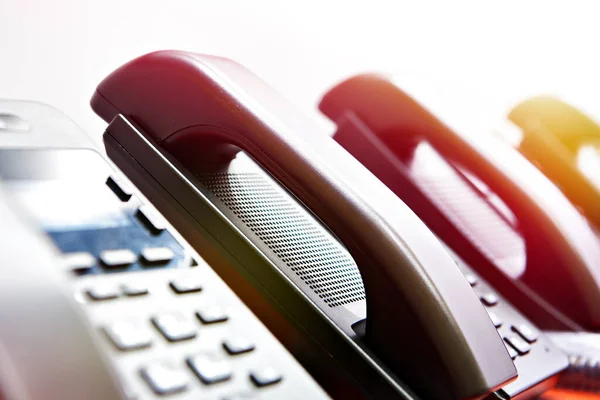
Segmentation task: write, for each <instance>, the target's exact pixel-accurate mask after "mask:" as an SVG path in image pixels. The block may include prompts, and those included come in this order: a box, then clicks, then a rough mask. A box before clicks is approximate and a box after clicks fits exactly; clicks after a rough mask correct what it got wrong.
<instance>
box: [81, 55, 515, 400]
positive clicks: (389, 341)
mask: <svg viewBox="0 0 600 400" xmlns="http://www.w3.org/2000/svg"><path fill="white" fill-rule="evenodd" d="M92 107H93V108H94V110H95V111H96V112H97V113H98V114H99V115H100V116H101V117H102V118H103V119H105V120H106V121H111V120H112V119H113V118H115V117H117V116H118V115H122V116H124V117H125V118H127V119H129V120H130V121H132V122H133V123H135V124H136V125H137V126H138V127H140V129H141V130H143V134H144V135H147V137H148V138H149V139H151V140H153V141H155V142H156V143H157V144H158V145H159V146H160V147H161V148H162V149H163V150H164V151H165V152H166V153H168V154H169V155H171V156H173V157H174V158H175V159H177V160H178V161H179V162H180V163H181V164H182V165H183V166H184V167H185V169H187V170H188V171H191V172H193V171H194V170H197V168H198V165H200V164H201V163H203V162H206V160H207V159H208V158H214V157H220V158H221V159H222V158H223V157H233V155H234V154H235V153H236V152H238V151H240V150H243V151H244V152H246V153H247V154H248V155H250V156H251V157H252V158H253V159H254V160H255V161H256V162H257V163H258V164H259V165H261V166H262V167H263V168H264V169H265V170H266V171H268V172H269V173H270V174H271V175H272V176H273V177H274V178H275V179H277V180H278V181H279V182H280V183H281V185H282V186H283V187H285V188H287V190H289V191H290V192H291V193H292V194H293V195H294V196H295V197H296V198H297V199H298V200H299V201H300V202H301V203H303V204H304V205H305V206H306V207H307V208H308V209H310V210H311V211H312V212H313V213H314V214H315V215H316V216H317V217H318V218H319V219H320V220H321V221H323V223H324V224H325V225H326V226H327V227H328V228H329V229H330V230H331V231H332V232H333V233H334V234H335V235H336V236H337V237H338V238H339V239H340V241H341V242H342V243H343V245H344V246H345V247H346V248H347V249H348V251H349V252H350V254H351V255H352V257H353V258H354V260H355V261H356V263H357V264H358V267H359V269H360V273H361V275H362V279H363V283H364V287H365V292H366V297H367V300H366V302H367V318H366V332H365V337H364V341H365V342H366V343H367V344H368V347H369V348H370V349H371V350H373V351H374V352H375V353H376V354H377V356H378V357H379V358H380V359H381V360H383V361H384V363H385V366H386V367H387V368H389V369H390V370H392V371H393V372H394V373H396V374H397V375H398V376H400V377H401V379H403V380H405V382H406V383H408V384H409V386H410V387H411V388H413V389H414V390H415V391H417V392H418V393H420V394H422V395H424V396H426V397H428V398H431V397H433V398H437V397H444V398H450V397H452V398H466V397H476V396H480V395H483V394H484V393H485V392H487V391H489V390H490V389H494V388H497V387H499V386H500V385H502V384H503V383H505V382H506V381H507V380H510V379H511V378H512V377H514V375H515V372H516V371H515V367H514V365H513V363H512V362H511V360H510V358H509V357H508V355H507V352H506V349H505V347H504V345H503V343H502V341H501V340H500V338H499V336H498V334H497V333H496V331H495V328H494V326H493V325H492V324H491V323H490V321H489V317H488V315H487V314H486V312H485V310H484V309H483V307H482V306H481V304H480V302H479V300H478V299H477V297H476V296H475V295H474V293H473V291H472V290H471V289H470V287H469V285H468V283H467V282H466V280H465V278H464V276H463V275H462V274H461V273H460V271H459V269H458V268H457V267H456V265H455V264H454V262H453V261H452V259H451V258H450V257H449V255H448V254H447V252H446V251H445V250H444V249H443V248H442V246H441V245H440V243H439V242H438V241H437V239H436V238H435V237H434V235H433V234H432V233H431V232H430V231H429V230H428V229H427V228H426V227H425V225H424V224H423V223H422V222H421V221H420V220H419V219H418V218H417V217H416V216H415V215H414V214H413V213H412V212H411V211H410V210H409V209H408V208H407V207H406V205H405V204H403V203H402V202H401V201H400V200H399V199H398V198H397V197H396V196H395V195H394V194H393V193H392V192H391V191H390V190H389V189H387V188H386V187H385V186H384V185H383V184H381V182H379V181H378V180H377V179H376V178H375V177H374V176H373V175H372V174H370V173H369V172H368V171H367V170H366V169H365V168H364V167H363V166H362V165H360V164H359V163H358V162H357V161H356V160H355V159H353V158H352V157H351V156H350V155H349V154H348V153H346V152H345V151H344V150H343V149H342V148H341V147H340V146H339V145H337V144H336V143H335V142H334V141H333V140H332V139H331V138H329V137H327V135H325V134H324V133H323V132H320V131H319V130H318V128H316V127H315V126H314V125H313V124H311V123H310V122H309V121H307V120H306V118H305V117H303V116H301V115H300V114H299V113H297V112H296V111H295V110H294V109H293V108H292V107H291V106H290V105H288V103H286V102H285V101H284V100H283V99H281V97H280V96H279V95H277V94H276V93H275V92H274V91H273V89H271V88H270V87H268V86H267V85H266V84H265V83H264V82H262V81H261V80H260V79H259V78H257V77H256V76H254V75H253V74H252V73H250V72H249V71H248V70H246V69H244V68H243V67H241V66H240V65H238V64H236V63H233V62H231V61H229V60H226V59H222V58H217V57H211V56H204V55H198V54H192V53H185V52H179V51H163V52H156V53H151V54H149V55H146V56H143V57H140V58H138V59H135V60H133V61H131V62H130V63H128V64H125V65H124V66H122V67H120V68H119V69H117V70H116V71H115V72H113V73H112V74H111V75H109V76H108V77H107V78H106V79H105V80H104V81H103V82H102V83H101V84H100V85H99V86H98V89H97V91H96V93H95V94H94V97H93V98H92ZM325 312H327V310H325ZM330 318H332V319H334V317H332V316H331V315H330ZM339 328H340V329H341V330H342V331H344V332H351V331H352V328H351V327H345V326H342V327H339ZM431 382H435V384H431Z"/></svg>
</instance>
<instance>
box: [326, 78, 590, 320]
mask: <svg viewBox="0 0 600 400" xmlns="http://www.w3.org/2000/svg"><path fill="white" fill-rule="evenodd" d="M320 109H321V110H322V111H323V112H324V113H325V114H326V115H327V116H329V117H330V118H331V119H332V120H333V121H334V122H336V123H337V125H338V130H337V133H336V134H335V136H334V138H335V140H336V141H337V142H338V143H340V144H341V145H342V146H343V147H345V148H346V150H348V151H349V152H350V153H351V154H353V155H354V156H355V157H356V158H357V159H358V160H359V161H361V162H362V163H363V164H364V165H365V166H366V167H367V168H369V169H370V170H371V172H373V173H374V174H375V175H376V176H378V177H379V178H380V179H381V180H382V181H383V182H384V183H385V184H386V185H387V186H388V187H389V188H390V189H392V191H394V192H395V193H396V194H397V195H398V196H399V197H400V198H402V199H403V200H404V201H405V202H406V203H407V204H408V206H409V207H411V208H412V209H413V211H415V212H416V213H417V215H418V216H419V217H420V218H421V219H423V221H424V222H425V223H426V224H427V225H428V226H429V227H430V228H431V229H432V230H433V231H434V232H435V233H436V234H437V235H438V236H439V237H440V238H441V239H442V240H443V241H445V242H446V243H447V244H448V245H450V246H451V247H452V248H453V249H454V250H455V251H456V252H457V253H458V254H459V256H461V257H462V258H464V259H465V261H467V262H468V263H469V264H470V265H471V266H472V267H473V268H476V269H477V270H478V271H479V272H480V273H481V274H482V275H483V276H484V277H487V279H488V280H489V281H490V282H491V283H492V284H493V285H494V286H495V287H496V288H497V289H498V290H499V291H501V292H502V293H504V295H505V296H506V297H508V298H509V300H512V303H513V304H515V305H516V306H517V307H519V308H520V309H521V311H523V312H524V313H525V314H526V315H528V316H529V318H530V319H532V320H533V321H534V322H535V323H536V324H537V325H538V326H540V327H544V328H552V329H574V330H578V329H581V327H583V328H585V329H590V330H591V329H598V328H600V245H599V243H598V241H597V239H596V237H595V235H594V233H593V231H592V230H591V228H590V227H589V226H588V225H587V223H586V222H585V220H584V219H583V218H582V216H581V215H580V214H579V213H578V212H577V210H576V209H575V208H574V207H573V206H572V205H571V204H570V203H569V201H568V200H567V199H566V198H565V197H564V196H563V195H562V194H561V192H560V191H559V190H558V189H557V188H556V187H555V186H554V185H552V184H551V183H550V182H549V181H548V180H547V179H546V178H545V177H544V176H543V175H542V174H541V173H540V172H539V171H537V170H536V168H535V167H534V166H533V165H531V164H529V163H528V162H527V161H526V160H525V159H524V158H523V157H522V156H520V155H519V154H518V152H516V151H515V150H513V149H512V148H509V147H508V146H505V145H504V146H503V145H502V144H498V145H496V144H495V142H492V141H489V142H484V141H481V143H476V142H474V141H467V140H466V139H465V138H463V137H462V136H460V135H459V134H458V133H456V132H454V131H453V130H451V129H450V128H449V127H448V126H446V125H445V124H444V123H443V122H442V121H440V120H438V119H437V118H436V117H435V116H434V115H433V114H432V113H431V112H430V111H428V110H427V109H426V108H425V107H424V106H423V105H421V104H419V103H418V102H417V101H416V100H415V99H413V98H412V97H410V96H409V95H408V94H406V93H405V92H403V91H402V90H401V89H400V88H399V87H397V86H396V85H395V84H394V83H392V82H391V81H389V80H387V79H385V78H383V77H380V76H375V75H362V76H357V77H353V78H351V79H349V80H347V81H345V82H343V83H341V84H339V85H338V86H336V87H335V88H333V89H332V90H331V91H329V92H328V93H327V94H326V95H325V96H324V97H323V99H322V101H321V103H320ZM557 310H558V311H557Z"/></svg>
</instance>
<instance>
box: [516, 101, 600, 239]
mask: <svg viewBox="0 0 600 400" xmlns="http://www.w3.org/2000/svg"><path fill="white" fill-rule="evenodd" d="M508 118H509V119H510V120H511V121H512V122H514V123H515V124H516V125H518V126H519V127H520V128H521V131H522V135H521V138H519V140H518V141H517V142H516V143H514V144H515V145H516V147H517V148H518V150H519V151H520V152H521V153H522V154H523V155H524V156H525V157H527V158H528V159H529V160H530V161H531V162H533V163H534V164H535V165H536V166H537V167H538V168H539V169H540V170H541V171H542V172H543V173H544V174H545V175H546V176H548V178H550V179H551V180H552V181H553V182H554V183H555V184H556V185H557V186H558V187H559V188H560V189H561V190H562V191H563V193H564V194H565V195H566V196H567V197H568V198H569V199H570V200H571V201H572V202H573V204H575V205H576V206H577V207H579V208H580V210H581V211H582V212H583V214H584V215H585V216H586V217H587V218H588V219H589V220H590V222H591V223H593V224H594V225H595V226H596V228H600V126H599V125H598V124H597V123H596V122H595V121H594V120H592V119H591V118H590V117H588V116H587V115H585V114H584V113H583V112H581V111H579V110H577V109H576V108H575V107H573V106H571V105H569V104H567V103H565V102H563V101H561V100H559V99H557V98H553V97H549V96H539V97H534V98H531V99H529V100H526V101H524V102H522V103H520V104H518V105H517V106H516V107H514V108H513V109H512V110H511V111H510V113H509V114H508Z"/></svg>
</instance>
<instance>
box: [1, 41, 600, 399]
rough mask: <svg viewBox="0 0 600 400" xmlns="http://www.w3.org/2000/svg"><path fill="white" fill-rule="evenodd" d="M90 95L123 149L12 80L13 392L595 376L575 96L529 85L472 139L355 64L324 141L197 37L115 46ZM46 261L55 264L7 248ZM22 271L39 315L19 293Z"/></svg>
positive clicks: (595, 306)
mask: <svg viewBox="0 0 600 400" xmlns="http://www.w3.org/2000/svg"><path fill="white" fill-rule="evenodd" d="M91 106H92V109H93V110H94V111H95V112H96V113H97V114H98V115H99V116H100V117H101V118H102V119H104V120H105V121H106V122H107V123H108V126H107V128H106V131H105V132H104V135H103V139H104V146H105V149H106V155H107V156H108V158H109V159H110V161H111V162H112V163H113V164H112V165H111V164H109V162H108V160H107V159H106V158H105V156H103V155H101V154H100V153H99V152H98V151H96V149H94V146H93V145H91V144H90V143H89V142H88V140H87V138H86V135H85V134H84V133H82V132H81V131H80V130H79V128H78V127H77V126H75V125H74V124H73V123H72V122H71V121H70V120H69V119H68V118H66V117H65V116H63V115H62V114H60V113H59V112H57V111H56V110H54V109H52V108H50V107H48V106H45V105H42V104H39V103H33V102H23V101H10V100H0V133H1V135H0V176H1V177H2V182H1V190H0V197H2V199H3V200H2V202H0V203H1V204H0V206H1V207H0V214H2V212H4V208H5V207H7V206H10V207H12V208H11V210H12V211H11V212H12V214H11V215H13V214H14V216H11V217H10V219H7V218H5V219H6V220H7V221H8V220H10V221H11V222H10V223H7V224H3V225H4V226H2V227H1V229H2V231H1V233H2V234H3V236H2V237H4V238H7V240H5V241H4V243H3V246H1V247H0V259H1V262H0V265H1V266H2V267H1V268H0V272H1V273H3V274H4V273H6V274H9V272H8V271H10V274H9V275H6V276H7V277H10V279H5V280H4V281H3V282H4V283H3V284H4V285H5V286H0V296H7V297H6V299H5V300H3V302H2V303H3V304H4V303H6V304H8V303H9V302H10V303H11V304H13V306H11V307H15V310H16V312H15V311H10V312H9V311H5V310H4V309H3V308H2V307H6V305H3V306H0V326H4V327H6V329H4V331H3V332H4V333H3V332H0V341H1V342H4V344H5V346H4V347H5V348H6V349H7V358H6V359H7V360H10V361H11V364H10V365H11V367H10V371H11V373H10V374H7V373H6V374H5V372H3V371H7V370H8V369H6V368H5V367H4V366H5V365H8V364H6V363H4V361H2V360H3V356H4V355H3V353H0V397H2V398H4V397H6V398H7V399H11V400H12V399H13V398H14V399H21V398H24V397H21V395H20V394H19V393H20V392H19V390H21V388H23V387H26V388H27V390H28V391H29V392H28V396H29V397H27V398H30V399H34V400H35V399H42V398H43V399H49V398H52V399H54V398H56V399H58V398H60V399H79V398H84V397H85V398H87V399H90V400H95V399H102V400H106V399H107V398H114V399H118V398H121V399H138V400H141V399H152V398H165V399H167V398H168V399H171V398H172V399H182V400H184V399H192V398H194V399H196V398H209V399H220V400H224V399H230V400H233V399H254V398H261V399H306V398H310V399H319V398H344V399H346V398H394V399H405V400H418V399H424V400H426V399H492V398H502V399H510V398H514V399H527V398H537V397H539V396H543V394H544V393H545V392H547V391H550V390H554V388H555V387H557V386H558V387H562V388H563V390H566V389H569V390H576V389H578V390H580V391H594V390H597V388H598V387H599V386H600V385H598V383H597V381H598V375H597V373H596V370H595V369H594V368H596V364H597V363H595V362H593V360H595V358H594V357H595V355H598V357H599V359H600V349H599V347H600V345H598V343H600V339H599V336H598V335H599V334H598V333H597V331H598V328H600V306H599V305H600V240H599V236H598V235H597V232H598V229H599V227H600V213H599V211H600V209H599V208H598V204H600V202H599V201H598V200H599V198H598V195H600V187H599V186H598V182H599V181H600V177H599V176H598V175H597V172H598V171H599V170H600V169H594V167H593V166H594V165H596V166H598V165H600V128H599V127H598V125H596V124H595V123H594V121H592V120H591V119H590V118H589V117H587V116H585V115H584V114H582V113H580V112H579V111H577V110H576V109H574V108H572V107H570V106H568V105H566V104H564V103H561V102H560V101H558V100H556V99H551V98H546V97H540V98H535V99H532V100H529V101H526V102H524V103H522V104H520V105H518V106H517V107H516V108H515V109H514V110H513V111H512V112H511V113H510V114H509V115H508V118H507V119H508V120H510V121H511V122H509V123H508V125H505V126H503V127H501V128H499V129H498V131H497V132H487V133H486V132H481V133H475V134H472V133H471V134H463V132H460V129H461V125H460V124H459V123H455V122H456V121H454V120H451V119H450V118H451V117H452V116H448V115H447V113H445V111H444V106H443V104H441V103H439V102H437V98H436V96H431V95H429V94H427V93H425V92H420V91H418V90H412V91H411V90H409V89H408V88H401V87H399V86H397V85H396V84H395V83H394V82H393V81H391V80H388V79H386V78H383V77H381V76H379V75H370V74H365V75H359V76H355V77H352V78H350V79H347V80H346V81H344V82H341V83H339V84H338V85H337V86H335V87H334V88H332V89H331V90H330V91H329V92H328V93H326V94H325V96H324V97H323V98H322V100H321V102H320V104H319V109H320V110H321V111H322V112H323V113H324V114H325V115H326V116H327V117H328V118H330V119H331V120H332V121H333V122H334V123H335V125H336V133H335V135H334V136H333V138H332V137H329V136H328V135H326V134H325V133H324V132H320V129H319V128H318V127H317V126H316V125H314V124H313V123H312V122H311V121H310V120H308V119H307V118H306V117H304V116H303V115H301V114H300V113H299V112H298V111H296V110H295V109H294V108H293V107H292V106H291V105H289V104H288V103H287V102H286V101H285V100H284V99H282V98H281V97H280V96H279V95H278V94H277V93H276V92H275V91H274V90H273V89H272V88H270V87H269V86H268V85H267V84H266V83H264V82H263V81H262V80H260V79H259V78H258V77H256V76H255V75H253V74H252V73H251V72H250V71H248V70H246V69H245V68H244V67H242V66H240V65H238V64H236V63H234V62H232V61H230V60H227V59H224V58H220V57H213V56H207V55H201V54H194V53H186V52H182V51H159V52H155V53H150V54H147V55H144V56H142V57H139V58H137V59H135V60H132V61H130V62H129V63H127V64H125V65H123V66H121V67H120V68H118V69H117V70H115V71H114V72H113V73H112V74H110V75H109V76H108V77H107V78H105V79H104V80H103V81H102V82H101V83H100V84H99V85H98V87H97V90H96V92H95V93H94V94H93V96H92V100H91ZM442 116H443V117H442ZM17 122H18V123H17ZM507 126H508V128H507ZM451 127H452V128H451ZM507 129H508V130H513V131H515V130H516V131H517V132H519V135H517V137H519V138H520V140H519V141H518V143H514V142H509V141H508V140H507V138H508V133H507ZM465 130H466V128H465ZM485 134H487V136H486V135H485ZM510 138H511V140H513V139H514V135H512V136H510ZM17 217H18V218H17ZM20 237H27V238H28V239H27V240H28V241H29V242H31V243H29V242H28V243H27V245H26V246H25V245H22V243H21V242H22V241H21V242H19V240H20V239H19V238H20ZM9 239H12V240H13V244H10V243H11V241H10V240H9ZM48 239H49V240H48ZM34 246H35V247H34ZM42 256H43V259H44V260H46V261H47V264H49V265H56V268H54V269H53V268H45V269H43V270H40V271H39V272H31V271H33V270H32V269H31V268H29V267H27V268H26V267H21V268H19V267H17V265H19V263H21V265H22V264H23V263H25V260H33V259H34V258H35V257H42ZM31 263H36V262H35V261H31V262H29V261H27V265H28V266H29V265H30V264H31ZM42 277H44V278H43V279H42ZM19 287H22V288H23V289H22V290H15V289H16V288H19ZM32 291H33V292H35V293H36V294H35V296H34V297H32V298H33V299H34V300H35V301H38V302H39V303H40V304H42V305H43V307H45V311H48V312H47V313H46V312H45V313H43V316H41V315H40V314H39V313H37V310H38V309H39V307H33V306H32V304H33V303H32V302H31V301H26V300H23V301H18V302H15V298H13V297H8V296H13V295H16V294H20V295H21V296H23V298H24V299H25V292H32ZM21 292H23V293H21ZM52 293H55V294H52ZM59 293H62V295H61V296H62V297H61V296H59V295H58V294H59ZM2 298H3V299H4V297H2ZM59 299H60V300H59ZM36 313H37V314H36ZM15 315H18V317H19V318H17V319H14V316H15ZM50 318H55V319H56V321H57V323H56V324H48V325H47V326H46V329H44V330H39V332H35V335H38V336H36V337H35V338H33V339H28V338H30V336H31V334H32V332H31V328H25V327H26V326H30V325H28V324H29V323H30V322H31V321H38V326H39V325H40V324H42V321H46V319H48V320H50ZM59 320H60V321H62V322H61V323H58V321H59ZM9 322H10V323H11V324H12V325H10V328H9V325H7V324H8V323H9ZM21 326H22V328H21ZM19 329H29V332H28V333H27V334H26V335H20V334H19V332H20V331H19ZM68 332H71V333H70V335H71V336H69V337H67V339H68V340H67V342H65V341H64V338H65V335H68ZM35 335H34V336H35ZM39 335H42V336H39ZM53 335H56V337H61V336H62V337H63V339H62V340H61V341H60V343H57V346H59V345H60V346H62V345H66V344H65V343H68V345H69V346H71V348H72V351H70V352H67V353H65V352H64V351H63V353H62V354H66V355H65V356H64V357H63V361H62V368H54V367H53V365H55V351H57V350H56V349H53V348H52V347H53V346H48V345H46V344H45V343H46V341H51V340H54V339H53V338H54V336H53ZM34 339H35V340H34ZM27 340H30V341H29V342H27ZM23 342H26V344H25V345H23ZM11 343H15V345H14V346H11V345H10V344H11ZM34 348H35V351H36V354H38V356H37V358H36V359H35V360H33V359H32V358H31V357H29V356H28V355H27V354H28V353H27V352H26V351H25V349H30V350H32V349H34ZM574 348H575V349H576V350H573V351H571V350H572V349H574ZM567 353H569V354H570V358H569V357H568V354H567ZM584 353H585V354H584ZM582 359H583V360H584V361H580V360H582ZM578 360H579V361H578ZM590 360H591V361H590ZM67 371H76V374H77V376H78V377H79V378H78V379H77V380H78V382H75V383H74V382H73V380H74V379H72V376H69V374H67V373H66V372H67ZM14 374H16V376H19V377H20V378H21V382H20V383H19V384H18V385H17V383H16V381H15V380H14V379H6V377H8V376H9V375H10V376H11V377H12V376H15V375H14ZM42 376H44V378H41V377H42ZM48 377H49V378H48ZM3 378H4V379H3ZM19 385H20V386H19ZM82 393H85V394H82ZM3 396H4V397H3Z"/></svg>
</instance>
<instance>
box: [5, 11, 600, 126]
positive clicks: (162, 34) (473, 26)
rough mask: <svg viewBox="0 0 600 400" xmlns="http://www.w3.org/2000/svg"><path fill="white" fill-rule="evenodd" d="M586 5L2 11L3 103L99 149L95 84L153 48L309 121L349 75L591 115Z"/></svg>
mask: <svg viewBox="0 0 600 400" xmlns="http://www.w3.org/2000/svg"><path fill="white" fill-rule="evenodd" d="M596 4H597V2H595V1H588V2H579V1H572V0H569V1H556V2H551V1H548V0H546V1H496V2H491V1H482V0H479V1H439V2H425V1H411V2H409V1H399V0H398V1H364V2H353V1H333V0H332V1H326V0H322V1H308V0H305V1H299V2H291V1H249V0H246V1H219V0H212V1H178V0H161V1H152V0H103V1H98V2H86V1H83V0H53V1H49V0H38V1H35V0H0V97H3V98H19V99H33V100H38V101H42V102H45V103H49V104H51V105H53V106H55V107H57V108H59V109H61V110H63V111H64V112H66V113H67V114H68V115H70V116H71V117H72V118H73V119H74V120H75V121H76V122H77V123H78V124H79V125H81V126H82V127H83V128H84V129H85V130H86V131H87V132H88V133H90V134H91V135H94V136H96V137H98V136H99V135H100V134H101V133H102V129H103V128H104V126H105V124H104V123H103V122H102V121H101V120H100V119H99V118H97V117H96V116H95V115H94V114H93V112H92V111H91V109H90V108H89V106H88V102H89V98H90V96H91V94H92V92H93V90H94V88H95V86H96V84H97V83H98V82H99V81H100V80H101V79H102V78H103V77H104V76H105V75H106V74H108V73H109V72H111V71H112V70H113V69H114V68H116V67H118V66H119V65H120V64H122V63H124V62H126V61H128V60H129V59H131V58H133V57H136V56H138V55H141V54H143V53H146V52H150V51H154V50H159V49H182V50H190V51H195V52H204V53H212V54H216V55H221V56H225V57H229V58H232V59H235V60H237V61H238V62H240V63H242V64H245V65H246V66H247V67H248V68H250V69H251V70H253V71H254V72H255V73H257V74H258V75H259V76H261V77H262V78H263V79H265V80H266V81H267V82H269V83H270V84H271V85H272V86H274V87H275V88H276V89H277V90H278V91H280V92H281V93H282V94H283V95H284V96H286V97H287V98H288V99H289V100H290V101H291V102H292V103H294V104H295V105H297V106H298V107H300V108H301V109H302V110H303V111H304V112H305V113H306V114H307V115H308V116H310V117H311V118H314V119H317V121H318V122H319V123H321V124H323V126H324V127H326V128H328V129H331V126H329V125H327V124H326V123H325V122H324V121H325V120H324V118H322V117H320V115H319V113H318V111H317V110H316V104H317V102H318V99H319V98H320V96H321V95H322V94H323V93H324V91H325V90H327V88H328V87H330V86H331V85H333V84H334V83H336V82H337V81H339V80H341V79H343V78H345V77H347V76H349V75H351V74H353V73H357V72H365V71H377V72H383V73H393V74H396V75H397V76H400V77H402V78H403V79H407V78H408V79H411V80H412V79H415V80H419V79H420V80H425V81H431V82H434V83H435V86H436V87H437V88H438V89H439V90H440V93H441V94H442V95H443V96H446V97H448V98H449V99H451V101H452V102H453V103H454V105H456V106H457V107H458V109H460V110H462V111H463V113H464V116H465V117H467V118H468V116H469V115H470V114H471V115H475V114H476V115H486V116H487V115H490V116H494V117H499V116H502V115H503V114H505V113H506V112H507V110H508V107H510V105H511V104H514V103H515V102H516V101H518V100H520V99H522V98H523V97H526V96H528V95H532V94H537V93H550V94H556V95H559V96H561V97H563V98H565V99H567V100H569V101H571V102H573V103H575V104H576V105H579V106H581V107H583V108H584V109H586V110H587V111H588V112H590V113H591V114H592V115H593V116H595V117H599V116H600V80H599V79H598V74H599V73H600V57H599V51H600V46H599V45H598V44H599V43H598V42H599V39H600V23H599V20H598V16H599V13H598V10H597V8H598V6H596Z"/></svg>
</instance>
